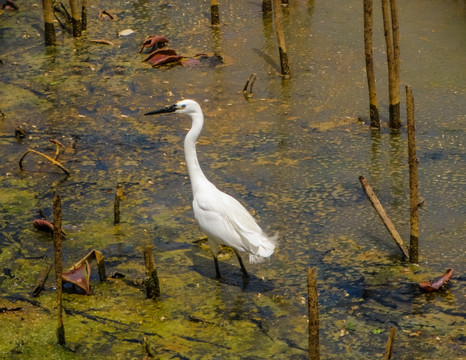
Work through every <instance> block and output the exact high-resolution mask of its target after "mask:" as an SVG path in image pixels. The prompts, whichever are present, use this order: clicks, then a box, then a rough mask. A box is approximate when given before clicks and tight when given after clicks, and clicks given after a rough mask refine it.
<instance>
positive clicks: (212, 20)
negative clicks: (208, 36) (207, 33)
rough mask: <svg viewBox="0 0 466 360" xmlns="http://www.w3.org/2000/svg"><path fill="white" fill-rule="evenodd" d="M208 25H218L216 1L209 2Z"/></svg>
mask: <svg viewBox="0 0 466 360" xmlns="http://www.w3.org/2000/svg"><path fill="white" fill-rule="evenodd" d="M210 24H211V25H212V26H217V25H220V14H219V12H218V0H210Z"/></svg>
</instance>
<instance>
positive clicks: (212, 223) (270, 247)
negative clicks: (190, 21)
mask: <svg viewBox="0 0 466 360" xmlns="http://www.w3.org/2000/svg"><path fill="white" fill-rule="evenodd" d="M170 112H177V113H181V114H186V115H189V116H190V117H191V119H192V126H191V130H190V131H189V132H188V134H187V135H186V138H185V141H184V152H185V157H186V164H187V166H188V172H189V178H190V179H191V186H192V191H193V210H194V217H195V218H196V220H197V222H198V223H199V227H200V228H201V230H202V231H203V232H204V233H205V234H206V235H207V238H208V241H209V246H210V249H211V251H212V254H213V256H214V261H215V271H216V276H217V278H220V271H219V267H218V260H217V255H218V253H219V250H220V248H219V245H228V246H230V247H231V248H233V250H234V251H235V254H236V256H237V257H238V261H239V263H240V266H241V270H242V271H243V277H245V278H247V277H248V273H247V271H246V268H245V267H244V264H243V261H242V259H241V256H240V253H246V254H248V255H249V261H250V262H251V263H258V262H261V261H263V260H264V258H268V257H270V256H271V255H272V254H273V252H274V249H275V244H276V237H269V236H267V235H266V234H265V233H264V232H263V231H262V229H261V228H260V227H259V225H257V223H256V221H255V220H254V218H253V217H252V216H251V214H250V213H249V212H248V211H247V210H246V209H245V208H244V207H243V205H241V204H240V203H239V202H238V201H237V200H236V199H235V198H233V197H231V196H230V195H228V194H225V193H224V192H222V191H220V190H218V189H217V188H216V187H215V185H214V184H212V183H211V182H210V181H209V180H207V178H206V176H205V175H204V173H203V172H202V170H201V167H200V165H199V162H198V160H197V155H196V141H197V139H198V137H199V135H200V133H201V131H202V126H203V124H204V115H203V113H202V110H201V107H200V106H199V104H198V103H197V102H195V101H193V100H183V101H180V102H178V103H176V104H175V105H172V106H169V107H166V108H163V109H161V110H156V111H152V112H149V113H147V114H145V115H152V114H161V113H170Z"/></svg>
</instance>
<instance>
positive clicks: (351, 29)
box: [0, 0, 466, 359]
mask: <svg viewBox="0 0 466 360" xmlns="http://www.w3.org/2000/svg"><path fill="white" fill-rule="evenodd" d="M291 3H292V4H291V6H290V7H289V8H287V9H284V28H285V31H286V41H287V49H288V56H289V58H290V63H291V71H292V78H291V79H290V80H282V79H281V77H280V76H279V64H278V50H277V48H276V41H275V32H274V29H273V27H272V24H271V22H270V19H267V18H265V19H264V18H263V17H262V14H261V11H260V9H261V4H260V1H255V2H252V1H250V2H235V1H221V2H220V10H221V13H220V16H221V22H222V25H221V27H220V28H219V29H217V30H213V29H211V28H210V26H209V5H210V2H208V1H201V0H197V1H189V2H184V1H172V2H170V1H158V2H147V1H129V2H118V3H114V2H105V1H102V2H98V3H92V4H91V6H90V8H89V11H88V13H89V17H90V20H89V27H88V31H87V33H86V34H85V35H84V36H83V38H82V39H80V40H73V39H72V38H70V37H69V36H68V35H65V34H63V33H59V34H58V46H57V47H56V48H54V49H49V50H47V49H45V48H44V46H43V38H42V30H41V29H42V15H41V11H40V6H37V4H35V3H34V2H27V3H21V4H19V5H20V11H18V12H8V11H2V12H0V48H1V51H0V59H1V60H2V64H0V79H1V86H0V99H1V100H0V110H1V111H2V112H3V113H4V114H5V117H4V118H3V119H2V118H0V151H1V154H2V159H1V160H0V194H1V196H0V199H1V200H0V226H1V232H0V249H1V251H0V265H1V268H2V269H3V271H2V273H0V289H1V292H2V297H1V298H0V308H7V309H13V308H17V307H20V308H21V310H16V311H7V312H3V313H0V323H1V327H2V329H5V330H4V331H3V333H4V334H6V336H5V335H4V336H3V338H2V340H1V341H0V357H1V358H8V359H23V358H24V359H25V358H47V359H49V358H53V359H79V358H83V357H87V358H96V359H107V358H108V359H129V358H138V359H139V358H142V356H143V346H142V341H143V339H144V338H146V339H147V341H148V344H149V346H150V348H151V350H152V352H153V353H154V355H155V357H156V358H162V359H165V358H166V359H169V358H183V359H201V358H202V359H221V358H231V359H235V358H238V359H240V358H247V359H265V358H276V359H304V358H306V356H307V322H306V311H307V310H306V269H307V267H308V266H311V267H314V268H316V269H317V271H318V286H319V306H320V316H321V346H322V348H321V353H322V358H323V359H341V358H346V359H374V358H381V357H382V356H383V352H384V349H385V342H386V339H387V337H388V330H389V328H390V327H392V326H396V327H397V329H398V334H397V339H396V343H395V353H394V354H395V355H394V356H395V358H397V359H424V358H427V357H428V358H430V359H440V358H442V359H456V358H461V356H463V357H464V350H465V349H464V339H465V331H464V326H465V321H464V306H465V292H464V275H463V274H464V270H465V267H464V253H465V245H464V244H465V242H464V232H465V219H466V216H465V210H466V204H465V202H464V196H463V194H464V189H465V184H466V180H465V175H464V168H465V160H466V157H465V153H466V152H465V149H464V140H465V133H464V120H465V108H466V107H465V104H466V101H465V93H466V91H465V83H466V81H465V80H466V79H465V72H464V59H465V57H466V47H465V39H466V37H465V36H466V31H465V30H466V29H465V28H466V26H465V6H466V5H465V4H464V2H463V1H414V0H411V1H406V2H402V3H400V4H399V6H400V27H401V37H402V44H401V52H402V55H401V58H402V65H401V66H402V68H401V71H402V86H403V87H404V85H406V84H409V85H411V86H412V89H413V92H414V96H415V103H416V124H417V145H418V159H419V183H420V196H422V198H423V199H425V205H424V207H423V208H422V209H421V210H420V249H421V250H420V251H421V262H420V266H419V267H412V266H409V265H408V264H406V263H404V262H402V258H401V256H400V252H399V250H398V248H397V247H396V246H395V244H394V243H393V241H392V240H391V239H390V237H389V235H388V233H387V232H386V230H385V228H384V227H383V225H382V224H381V222H380V220H379V219H378V217H377V215H376V214H375V212H374V211H373V209H372V207H371V205H370V203H369V201H368V200H367V198H366V195H365V194H364V192H363V190H362V189H361V186H360V184H359V181H358V176H359V175H363V176H365V177H366V178H367V179H368V181H369V182H370V183H371V185H372V186H373V187H374V189H375V191H376V192H377V194H378V196H379V198H380V200H381V202H382V203H383V204H384V206H385V208H386V210H387V212H388V214H389V215H390V216H391V218H392V220H393V222H394V223H395V224H396V226H397V228H398V231H399V232H400V234H401V235H402V237H403V238H404V239H405V241H406V240H407V239H408V238H409V188H408V165H407V144H406V132H405V130H404V129H403V130H402V131H401V134H400V135H391V134H390V132H389V130H388V129H387V127H386V125H385V124H386V123H387V121H386V118H387V117H388V106H387V102H388V100H387V99H388V96H387V83H386V81H387V80H386V70H385V69H386V65H385V53H384V47H385V46H384V39H383V33H382V28H381V25H380V24H381V14H380V10H379V9H378V5H377V6H376V9H375V19H376V21H377V24H376V29H375V34H374V36H375V39H374V47H375V48H374V52H375V61H376V76H377V87H378V93H379V105H380V109H381V112H382V116H383V118H384V125H385V126H384V127H383V128H382V129H381V131H380V134H371V131H370V129H369V127H368V125H367V121H366V122H361V121H358V120H357V118H358V117H363V118H367V113H368V110H367V109H368V105H367V89H366V78H365V65H364V52H363V41H362V4H360V1H354V0H351V1H347V2H344V3H342V2H340V1H325V2H312V1H310V2H308V1H304V0H301V1H291ZM99 9H106V10H109V11H112V12H114V13H116V14H117V15H118V20H117V21H115V22H104V21H99V20H98V10H99ZM127 28H130V29H133V30H134V31H135V33H134V34H132V35H130V36H127V37H116V33H117V32H118V31H121V30H123V29H127ZM154 34H158V35H165V36H167V37H168V38H169V40H170V44H169V45H170V47H172V48H174V49H175V50H176V51H177V52H178V53H180V54H182V55H186V56H194V55H196V54H199V53H216V54H219V55H222V56H223V57H224V59H225V65H224V66H217V67H215V68H207V67H191V68H183V67H174V68H161V69H152V68H150V67H149V66H148V65H147V64H145V63H142V60H143V59H144V57H145V56H144V55H141V54H139V45H140V43H141V42H142V41H143V40H144V39H145V37H146V35H154ZM89 39H106V40H110V41H112V42H114V44H115V45H114V46H107V45H98V44H94V43H91V42H89V41H87V40H89ZM251 73H256V74H257V81H256V83H255V85H254V95H253V97H252V98H249V99H245V98H244V97H243V95H242V94H241V89H242V88H243V86H244V84H245V82H246V80H247V78H248V77H249V75H250V74H251ZM402 90H403V91H402V104H401V105H402V114H403V117H404V113H405V110H404V109H405V107H404V88H403V89H402ZM180 98H193V99H195V100H197V101H198V102H200V103H201V105H202V107H203V110H204V113H205V115H206V124H205V128H204V131H203V134H202V137H201V139H200V141H199V144H198V155H199V160H200V162H201V165H202V166H203V168H204V171H205V173H206V175H207V176H208V177H209V178H210V179H211V180H212V181H213V182H214V183H215V184H216V185H217V186H218V187H219V188H220V189H222V190H224V191H226V192H228V193H230V194H232V195H234V196H235V197H236V198H238V199H240V200H242V202H243V203H245V204H247V208H248V209H254V211H255V216H256V218H257V219H258V220H259V222H260V224H261V225H262V226H263V227H264V228H265V229H267V230H268V231H269V232H270V233H273V232H277V231H278V232H279V234H280V244H279V247H278V249H277V251H276V253H275V254H274V255H273V257H272V259H271V261H268V262H265V263H264V264H260V265H247V267H248V269H249V270H250V272H251V273H252V274H254V278H253V280H252V281H251V283H250V284H249V286H248V287H247V288H245V289H244V288H243V286H242V281H241V274H240V270H239V267H238V266H237V263H236V259H235V258H234V256H233V257H231V258H230V257H229V256H228V255H227V256H225V259H222V261H221V263H220V266H221V269H222V270H223V272H224V273H225V277H226V278H227V279H228V280H229V283H218V282H217V281H215V280H214V279H213V277H214V266H213V261H212V259H211V256H210V254H209V251H208V249H207V248H205V247H201V246H198V245H193V243H192V242H193V241H195V240H197V239H199V238H200V237H201V236H202V234H201V233H200V232H199V230H198V228H197V225H196V223H195V221H194V219H193V215H192V210H191V207H190V202H191V188H190V185H189V179H188V178H187V170H186V167H185V164H184V155H183V147H182V140H183V136H184V135H185V134H186V129H188V128H189V126H190V124H189V119H188V118H186V117H183V116H181V115H171V116H163V117H157V118H155V117H154V118H147V117H144V116H142V114H143V113H144V112H147V111H148V110H153V109H157V108H159V107H161V106H165V105H167V104H172V103H174V102H175V101H177V100H179V99H180ZM19 125H22V126H24V128H25V129H26V130H27V133H28V135H27V137H26V138H25V139H22V140H17V139H16V138H15V136H14V133H15V129H16V127H17V126H19ZM51 138H55V139H59V140H60V141H61V142H62V143H64V144H65V145H69V144H71V143H74V144H75V148H74V149H73V150H68V151H66V152H63V153H61V155H60V160H61V162H62V163H63V164H64V165H65V166H66V167H67V168H69V169H70V171H71V173H72V175H71V177H70V178H69V179H66V176H65V175H64V173H63V172H61V170H59V169H58V168H55V167H53V166H52V165H50V164H48V163H47V162H45V161H42V159H40V158H39V157H37V156H35V155H34V154H29V155H28V157H27V158H26V160H25V163H24V166H25V171H23V172H21V171H20V170H19V166H18V161H19V159H20V158H21V156H22V154H23V153H24V152H25V151H26V150H27V148H28V147H30V148H33V149H35V150H38V151H42V152H44V153H47V154H50V155H52V154H53V153H54V151H55V148H54V145H53V144H51V143H49V141H48V140H49V139H51ZM117 184H120V185H122V186H123V188H124V193H125V199H124V200H123V202H122V205H121V218H122V223H121V224H120V225H119V226H114V225H113V200H114V193H115V188H116V186H117ZM54 190H57V191H58V192H59V193H60V194H61V197H62V199H63V205H62V207H63V221H64V225H65V228H66V231H67V233H68V235H69V236H68V238H67V239H66V240H65V242H64V263H65V266H71V265H72V264H73V263H74V262H76V261H77V260H79V259H80V258H82V257H83V256H84V255H86V254H87V253H88V252H89V251H90V250H92V249H97V250H100V251H102V252H103V254H104V257H105V260H106V264H107V272H114V271H118V272H122V273H125V274H128V276H129V277H131V278H142V277H143V276H144V260H143V256H142V248H143V247H144V246H145V245H147V244H153V245H154V250H155V261H156V263H157V267H158V273H159V277H160V280H161V290H162V294H163V295H162V298H161V299H160V301H157V302H153V301H152V300H147V299H145V293H144V291H143V290H142V288H141V287H138V286H133V285H131V284H129V283H128V282H127V281H124V280H111V281H109V282H108V283H99V281H98V277H97V275H93V278H92V292H93V295H92V296H82V295H75V294H65V296H64V306H65V309H66V314H65V317H64V321H65V331H66V339H67V342H68V344H69V345H68V347H69V349H71V350H69V349H62V348H61V347H60V346H58V345H56V335H55V326H56V319H55V298H56V293H55V291H54V289H53V281H52V280H53V276H52V275H50V280H49V283H48V284H47V288H46V289H45V290H44V291H43V293H42V294H41V295H40V296H39V297H38V298H32V297H31V295H30V293H31V291H32V287H33V285H34V283H35V280H36V277H37V274H38V273H39V271H40V270H41V269H42V268H43V267H44V266H45V264H46V262H47V261H48V260H50V259H51V258H52V257H53V248H52V247H53V246H52V242H51V238H50V236H49V235H48V234H42V233H38V232H37V231H36V230H35V229H34V228H33V226H32V221H33V220H34V219H36V218H39V217H40V211H42V212H43V214H45V215H46V216H47V218H48V219H49V220H51V213H52V209H51V206H52V196H53V191H54ZM44 258H45V259H44ZM449 267H452V268H454V269H455V273H456V274H455V276H454V278H453V280H452V284H451V287H450V289H449V290H448V291H446V292H442V293H439V294H434V295H426V294H422V293H420V292H419V290H418V288H417V285H416V282H417V281H420V280H427V279H432V278H435V277H438V276H440V275H442V274H443V272H444V270H445V269H446V268H449ZM93 269H94V274H97V272H96V268H95V264H94V265H93Z"/></svg>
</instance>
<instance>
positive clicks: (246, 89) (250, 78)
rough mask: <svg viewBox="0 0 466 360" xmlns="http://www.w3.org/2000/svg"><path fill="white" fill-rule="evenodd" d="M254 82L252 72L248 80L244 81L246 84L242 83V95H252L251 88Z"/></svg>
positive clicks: (254, 77) (254, 78)
mask: <svg viewBox="0 0 466 360" xmlns="http://www.w3.org/2000/svg"><path fill="white" fill-rule="evenodd" d="M255 82H256V74H254V73H252V74H251V75H249V77H248V80H247V81H246V84H245V85H244V88H243V94H244V96H246V97H251V96H252V88H253V86H254V83H255ZM248 85H249V90H248Z"/></svg>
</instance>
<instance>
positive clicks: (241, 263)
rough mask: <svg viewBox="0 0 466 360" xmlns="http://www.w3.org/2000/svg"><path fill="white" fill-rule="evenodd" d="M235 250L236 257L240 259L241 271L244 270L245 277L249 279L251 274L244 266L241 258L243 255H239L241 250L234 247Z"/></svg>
mask: <svg viewBox="0 0 466 360" xmlns="http://www.w3.org/2000/svg"><path fill="white" fill-rule="evenodd" d="M233 251H234V252H235V254H236V257H237V258H238V261H239V265H240V266H241V271H242V272H243V278H244V279H249V274H248V272H247V271H246V268H245V267H244V263H243V259H241V256H240V255H239V252H238V251H236V249H233Z"/></svg>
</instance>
